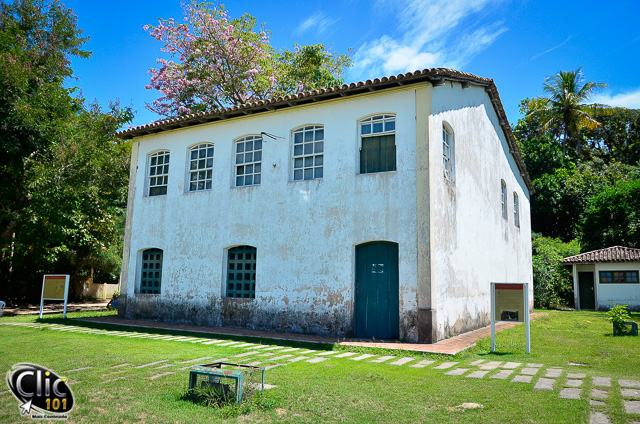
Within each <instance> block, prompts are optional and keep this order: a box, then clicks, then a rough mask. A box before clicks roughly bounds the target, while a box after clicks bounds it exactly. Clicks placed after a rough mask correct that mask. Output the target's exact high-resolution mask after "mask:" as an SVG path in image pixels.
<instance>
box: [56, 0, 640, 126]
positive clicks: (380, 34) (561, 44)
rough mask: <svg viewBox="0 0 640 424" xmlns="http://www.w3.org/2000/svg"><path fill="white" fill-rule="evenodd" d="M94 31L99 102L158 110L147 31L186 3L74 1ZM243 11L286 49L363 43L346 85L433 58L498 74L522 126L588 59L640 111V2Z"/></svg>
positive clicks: (89, 93) (499, 1) (85, 82)
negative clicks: (546, 89) (533, 100)
mask: <svg viewBox="0 0 640 424" xmlns="http://www.w3.org/2000/svg"><path fill="white" fill-rule="evenodd" d="M63 3H64V4H65V5H66V6H67V7H69V8H71V9H73V11H74V12H75V14H76V15H77V16H78V25H79V27H80V28H82V29H83V30H84V32H85V35H88V36H90V37H91V39H90V41H89V42H88V43H87V45H86V46H85V47H86V48H87V49H88V50H91V51H93V56H92V57H91V58H89V59H82V60H80V59H78V60H74V62H73V69H74V72H75V75H76V77H77V78H78V79H77V81H74V82H72V84H75V85H77V86H79V87H80V88H82V92H83V95H84V96H85V97H86V98H87V99H88V100H93V99H97V100H98V101H99V102H100V103H101V104H105V105H106V104H107V103H108V101H109V100H116V99H119V100H120V102H121V104H122V105H126V106H132V107H133V109H134V110H135V111H136V112H137V113H136V117H135V119H134V122H133V125H141V124H145V123H147V122H151V121H154V120H156V119H158V118H159V116H158V115H156V114H154V113H152V112H150V111H148V110H146V109H145V103H150V102H152V101H153V100H154V99H155V98H156V97H158V95H157V92H156V91H154V90H147V89H145V88H144V87H145V85H146V84H148V82H149V75H148V74H147V70H148V69H149V68H150V67H154V66H155V60H156V58H157V57H158V56H159V55H161V52H160V48H161V47H162V46H161V43H160V42H158V41H156V40H154V39H152V38H151V37H150V36H149V35H148V34H147V33H146V32H145V31H144V30H143V29H142V27H143V25H145V24H156V23H157V20H158V18H176V19H181V18H182V16H183V14H182V8H181V5H180V1H179V0H154V1H147V0H129V1H122V0H111V1H109V2H94V1H87V0H66V1H65V0H63ZM224 4H225V6H226V8H227V9H228V11H229V14H230V15H231V16H232V17H237V16H240V15H241V14H243V13H250V14H251V15H253V16H255V17H256V18H257V19H258V22H264V23H265V24H266V28H267V29H269V30H270V31H271V33H272V37H271V43H272V45H273V46H274V47H275V48H276V49H280V48H289V49H291V48H292V46H293V43H294V42H297V43H300V44H315V43H320V42H322V43H325V44H331V45H332V46H333V50H336V51H339V52H346V51H347V49H349V48H353V49H354V53H353V59H354V61H355V65H354V67H353V68H352V69H350V70H348V72H347V75H346V78H345V80H346V82H352V81H360V80H365V79H367V78H373V77H382V76H385V75H393V74H398V73H400V72H407V71H413V70H415V69H423V68H429V67H449V68H453V69H458V70H462V71H466V72H471V73H473V74H476V75H480V76H483V77H488V78H493V79H494V80H495V82H496V85H497V86H498V91H499V92H500V97H501V99H502V102H503V104H504V107H505V110H506V112H507V115H508V117H509V121H510V122H511V123H512V124H515V123H517V120H518V118H520V114H519V112H518V103H519V101H520V100H522V99H524V98H525V97H535V96H539V95H542V94H543V93H542V83H543V82H544V79H545V78H546V77H548V76H551V75H553V74H555V73H557V72H558V71H559V70H571V69H575V68H577V67H579V66H582V70H583V72H584V74H585V77H586V79H587V80H590V81H597V82H604V83H606V84H608V87H607V89H605V90H603V91H602V92H601V93H600V94H599V96H598V97H597V98H595V99H594V101H598V102H601V103H606V104H610V105H612V106H623V107H630V108H640V78H637V76H636V75H637V73H638V69H640V25H639V23H640V20H639V18H638V16H640V1H638V0H613V1H609V2H606V3H604V2H601V1H597V2H596V1H592V0H584V1H577V0H555V1H551V0H535V1H534V0H519V1H518V0H421V1H415V0H395V1H391V0H371V1H360V0H350V1H349V0H347V1H342V2H341V1H330V0H326V1H270V0H262V1H254V0H248V1H247V0H245V1H237V0H233V1H226V2H224Z"/></svg>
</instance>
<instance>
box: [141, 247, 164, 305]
mask: <svg viewBox="0 0 640 424" xmlns="http://www.w3.org/2000/svg"><path fill="white" fill-rule="evenodd" d="M161 287H162V250H161V249H147V250H144V251H143V252H142V271H141V275H140V293H146V294H160V289H161Z"/></svg>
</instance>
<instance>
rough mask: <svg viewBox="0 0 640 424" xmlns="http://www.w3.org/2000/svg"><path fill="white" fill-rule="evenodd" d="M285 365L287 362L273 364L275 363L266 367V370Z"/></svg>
mask: <svg viewBox="0 0 640 424" xmlns="http://www.w3.org/2000/svg"><path fill="white" fill-rule="evenodd" d="M283 365H287V364H273V365H267V366H266V367H264V369H265V370H272V369H274V368H276V367H281V366H283Z"/></svg>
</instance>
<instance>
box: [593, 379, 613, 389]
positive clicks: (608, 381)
mask: <svg viewBox="0 0 640 424" xmlns="http://www.w3.org/2000/svg"><path fill="white" fill-rule="evenodd" d="M593 385H594V386H603V387H611V377H593Z"/></svg>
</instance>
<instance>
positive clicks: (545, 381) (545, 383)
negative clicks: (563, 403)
mask: <svg viewBox="0 0 640 424" xmlns="http://www.w3.org/2000/svg"><path fill="white" fill-rule="evenodd" d="M555 382H556V380H554V379H553V378H544V377H542V378H540V380H538V382H537V383H536V385H535V386H533V390H553V384H554V383H555Z"/></svg>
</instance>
